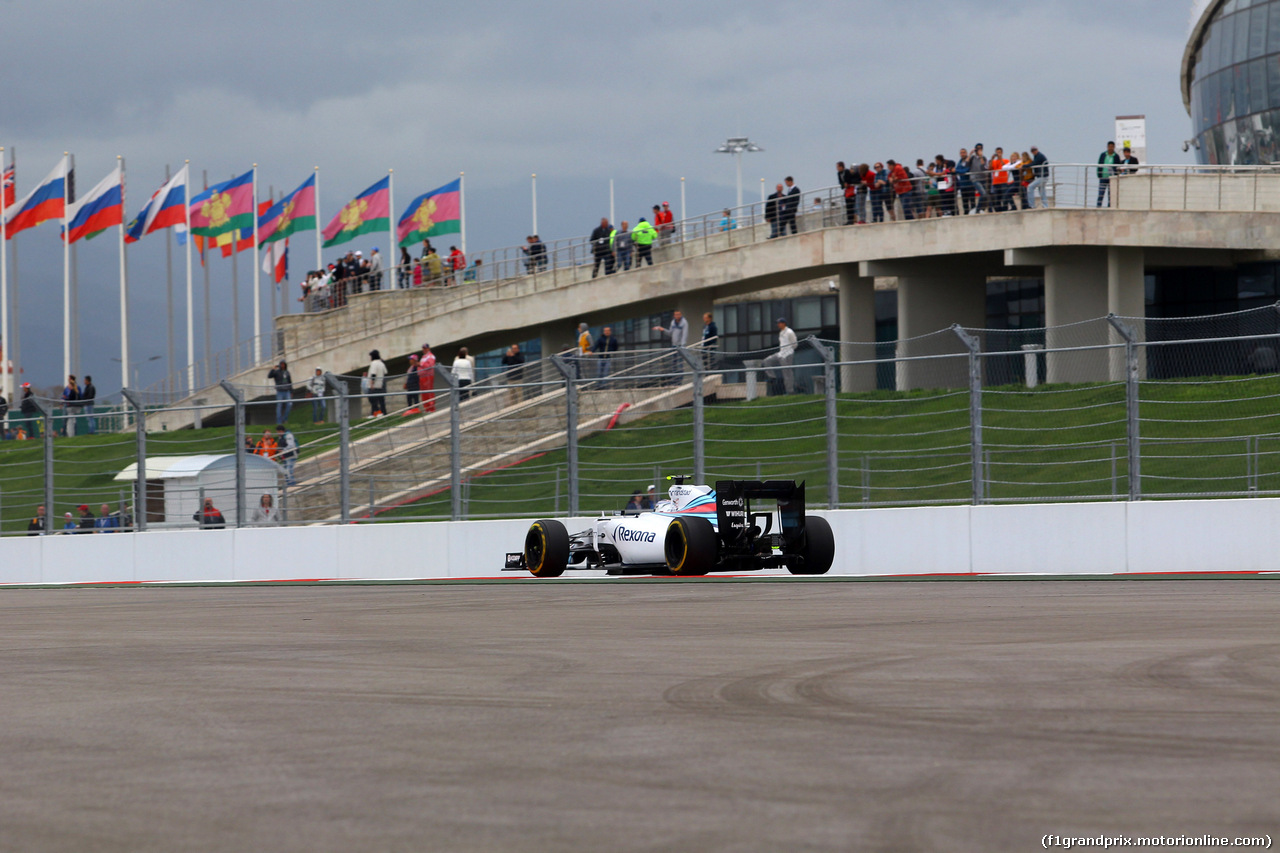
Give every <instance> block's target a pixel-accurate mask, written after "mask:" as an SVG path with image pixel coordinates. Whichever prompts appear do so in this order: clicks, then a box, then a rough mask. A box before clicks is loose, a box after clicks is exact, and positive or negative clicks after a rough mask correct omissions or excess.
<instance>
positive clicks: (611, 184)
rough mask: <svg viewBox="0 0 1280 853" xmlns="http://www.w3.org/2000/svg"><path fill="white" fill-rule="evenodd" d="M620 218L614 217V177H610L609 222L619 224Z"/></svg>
mask: <svg viewBox="0 0 1280 853" xmlns="http://www.w3.org/2000/svg"><path fill="white" fill-rule="evenodd" d="M617 223H618V220H616V219H614V218H613V178H610V179H609V224H610V225H617Z"/></svg>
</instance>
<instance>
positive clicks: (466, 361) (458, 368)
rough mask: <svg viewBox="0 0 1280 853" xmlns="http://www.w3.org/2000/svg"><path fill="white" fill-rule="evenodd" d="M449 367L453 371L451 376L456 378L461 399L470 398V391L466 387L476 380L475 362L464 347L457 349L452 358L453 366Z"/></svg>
mask: <svg viewBox="0 0 1280 853" xmlns="http://www.w3.org/2000/svg"><path fill="white" fill-rule="evenodd" d="M450 369H451V370H452V372H453V378H454V379H457V380H458V388H460V389H461V395H460V396H461V398H462V399H463V400H469V399H471V391H470V390H468V387H469V386H470V385H471V383H473V382H475V381H476V363H475V361H473V360H472V358H471V356H470V355H468V354H467V348H466V347H462V348H461V349H459V350H458V355H457V356H456V357H455V358H454V359H453V367H452V368H450Z"/></svg>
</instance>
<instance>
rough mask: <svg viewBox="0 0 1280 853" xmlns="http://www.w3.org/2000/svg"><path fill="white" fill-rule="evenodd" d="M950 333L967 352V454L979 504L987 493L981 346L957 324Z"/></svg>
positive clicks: (974, 491)
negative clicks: (968, 434) (983, 438)
mask: <svg viewBox="0 0 1280 853" xmlns="http://www.w3.org/2000/svg"><path fill="white" fill-rule="evenodd" d="M951 331H953V332H955V333H956V337H958V338H959V339H960V340H961V341H962V342H963V343H964V345H965V346H966V347H967V348H968V350H969V430H970V433H971V435H972V443H971V446H970V449H969V453H970V455H971V457H972V459H971V460H970V461H971V462H972V463H973V465H972V467H973V474H972V477H973V502H974V504H980V503H984V502H985V501H986V491H987V490H986V475H985V471H984V470H983V465H982V461H983V458H984V457H983V453H982V361H981V358H980V356H981V353H982V344H981V343H980V342H979V341H978V339H977V338H975V337H974V336H973V335H971V334H969V333H968V332H966V331H965V330H964V328H963V327H961V326H960V324H958V323H957V324H956V325H954V326H952V327H951Z"/></svg>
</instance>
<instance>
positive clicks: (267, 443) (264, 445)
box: [253, 428, 280, 459]
mask: <svg viewBox="0 0 1280 853" xmlns="http://www.w3.org/2000/svg"><path fill="white" fill-rule="evenodd" d="M253 452H254V453H256V454H258V455H259V456H265V457H266V458H268V459H275V458H276V454H277V453H279V452H280V445H279V443H278V442H277V441H276V438H275V435H274V434H273V433H272V432H271V429H270V428H268V429H267V430H266V431H264V432H263V433H262V438H260V439H258V443H257V444H255V445H254V446H253Z"/></svg>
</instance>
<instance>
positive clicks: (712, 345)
mask: <svg viewBox="0 0 1280 853" xmlns="http://www.w3.org/2000/svg"><path fill="white" fill-rule="evenodd" d="M719 337H720V329H719V328H717V327H716V319H715V317H714V316H713V315H712V313H711V312H710V311H708V312H707V313H705V314H703V315H702V349H703V350H704V351H706V352H715V350H716V347H717V346H719V340H718V339H719Z"/></svg>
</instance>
